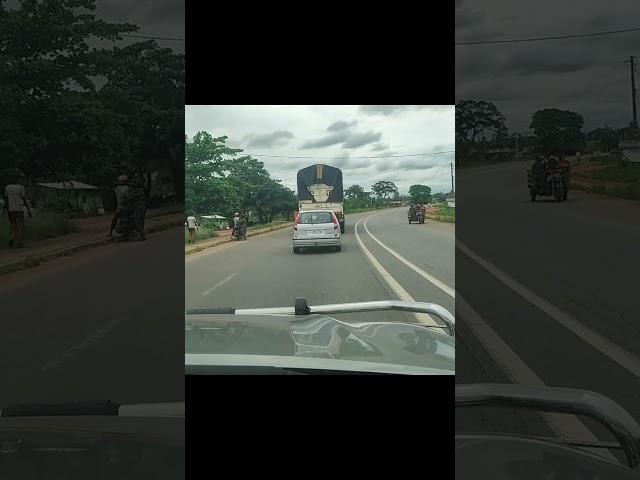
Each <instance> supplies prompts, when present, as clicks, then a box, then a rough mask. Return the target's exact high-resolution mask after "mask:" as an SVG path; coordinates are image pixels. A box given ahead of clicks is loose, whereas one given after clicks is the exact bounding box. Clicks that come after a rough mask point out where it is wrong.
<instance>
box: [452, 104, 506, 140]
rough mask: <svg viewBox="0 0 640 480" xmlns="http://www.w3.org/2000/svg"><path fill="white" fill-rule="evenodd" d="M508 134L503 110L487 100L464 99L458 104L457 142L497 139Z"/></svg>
mask: <svg viewBox="0 0 640 480" xmlns="http://www.w3.org/2000/svg"><path fill="white" fill-rule="evenodd" d="M506 136H507V127H506V124H505V118H504V115H503V114H502V112H500V110H498V108H497V107H496V106H495V105H494V104H493V103H491V102H487V101H485V100H479V101H478V100H462V101H460V102H458V103H457V104H456V143H463V142H471V143H475V142H476V141H478V140H484V141H495V140H496V139H499V138H504V137H506Z"/></svg>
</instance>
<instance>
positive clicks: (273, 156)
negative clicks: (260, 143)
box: [250, 150, 456, 160]
mask: <svg viewBox="0 0 640 480" xmlns="http://www.w3.org/2000/svg"><path fill="white" fill-rule="evenodd" d="M455 152H456V151H455V150H446V151H442V152H431V153H412V154H409V155H386V156H378V157H299V156H289V155H261V154H258V153H253V154H250V155H251V156H252V157H267V158H304V159H310V160H356V159H362V158H398V157H424V156H427V155H441V154H444V153H455Z"/></svg>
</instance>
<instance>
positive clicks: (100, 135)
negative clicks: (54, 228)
mask: <svg viewBox="0 0 640 480" xmlns="http://www.w3.org/2000/svg"><path fill="white" fill-rule="evenodd" d="M95 3H96V2H95V0H43V1H35V0H22V1H20V2H19V4H18V5H17V8H12V9H8V8H7V7H6V6H5V4H4V2H2V3H0V58H1V59H2V60H1V62H2V65H4V66H7V67H9V68H0V111H1V112H2V115H0V132H2V133H0V149H2V152H3V157H4V158H7V159H8V161H9V162H10V166H12V167H18V168H20V170H22V171H23V172H24V173H25V174H26V175H27V176H28V177H30V178H31V179H32V180H35V179H37V178H46V179H47V180H56V179H57V180H64V179H69V178H75V179H78V180H84V181H86V182H89V183H95V184H98V185H100V186H103V187H110V186H111V184H112V182H113V180H114V178H115V176H116V175H118V174H119V173H122V172H133V171H138V172H140V173H147V175H148V178H150V173H151V171H158V172H170V173H171V174H172V175H173V185H174V188H175V191H176V193H177V197H178V198H182V194H181V192H182V190H183V189H184V181H183V178H184V175H183V173H184V165H185V164H184V163H183V158H184V133H183V132H184V120H183V116H184V55H178V54H174V53H173V52H171V51H170V50H168V49H161V48H159V47H158V45H157V44H156V43H155V42H153V41H149V42H137V43H134V44H132V45H129V46H127V47H123V48H119V47H107V48H105V47H94V46H92V44H94V43H95V40H96V39H98V40H101V42H100V44H101V45H108V42H110V41H116V40H119V39H121V34H123V33H129V32H135V31H136V30H137V29H138V27H137V26H135V25H131V24H125V23H109V22H106V21H103V20H99V19H97V18H96V16H95V14H94V11H95Z"/></svg>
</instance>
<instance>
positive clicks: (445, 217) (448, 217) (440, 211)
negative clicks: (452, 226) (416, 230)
mask: <svg viewBox="0 0 640 480" xmlns="http://www.w3.org/2000/svg"><path fill="white" fill-rule="evenodd" d="M427 216H428V217H429V218H432V219H433V220H437V221H439V222H446V223H455V221H456V209H455V208H451V207H448V206H446V205H443V206H439V207H437V208H436V213H435V215H427Z"/></svg>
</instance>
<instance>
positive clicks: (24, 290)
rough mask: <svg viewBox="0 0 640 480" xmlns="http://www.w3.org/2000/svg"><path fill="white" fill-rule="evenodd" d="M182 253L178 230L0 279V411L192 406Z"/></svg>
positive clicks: (110, 246)
mask: <svg viewBox="0 0 640 480" xmlns="http://www.w3.org/2000/svg"><path fill="white" fill-rule="evenodd" d="M183 251H184V240H183V231H182V229H181V228H173V229H170V230H166V231H164V232H158V233H155V234H152V235H149V237H148V240H147V241H146V242H131V243H126V244H122V243H119V244H110V245H108V246H105V247H99V248H95V249H92V250H87V251H85V252H81V253H78V254H76V255H73V256H70V257H62V258H59V259H57V260H53V261H51V262H48V263H45V264H43V265H41V266H38V267H35V268H31V269H28V270H23V271H20V272H16V273H13V274H11V275H5V276H2V277H0V306H1V308H0V318H1V323H2V327H3V328H2V334H0V378H1V379H2V388H0V407H2V406H6V405H9V404H15V403H32V402H71V401H101V400H112V401H114V402H154V401H182V400H184V297H183V294H182V289H181V287H179V286H180V285H181V283H182V271H183V265H184V264H183V258H184V254H183ZM176 287H178V288H176Z"/></svg>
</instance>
